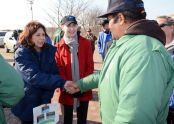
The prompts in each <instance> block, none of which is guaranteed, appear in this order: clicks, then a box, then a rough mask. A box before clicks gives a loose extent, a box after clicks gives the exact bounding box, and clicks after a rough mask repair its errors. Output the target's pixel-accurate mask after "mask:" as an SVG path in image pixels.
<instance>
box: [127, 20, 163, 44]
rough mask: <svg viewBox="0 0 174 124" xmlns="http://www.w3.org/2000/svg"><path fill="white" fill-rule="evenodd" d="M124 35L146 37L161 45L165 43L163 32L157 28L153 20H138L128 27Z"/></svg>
mask: <svg viewBox="0 0 174 124" xmlns="http://www.w3.org/2000/svg"><path fill="white" fill-rule="evenodd" d="M125 34H129V35H131V34H132V35H137V34H138V35H147V36H150V37H153V38H156V39H158V40H159V41H160V42H161V43H162V44H163V45H165V43H166V36H165V33H164V31H163V30H162V29H161V28H160V27H159V26H158V23H157V22H156V21H154V20H146V19H142V20H138V21H136V22H134V23H133V24H132V25H131V26H129V27H128V29H127V30H126V32H125Z"/></svg>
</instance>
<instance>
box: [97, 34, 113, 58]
mask: <svg viewBox="0 0 174 124" xmlns="http://www.w3.org/2000/svg"><path fill="white" fill-rule="evenodd" d="M110 41H112V34H111V32H109V33H108V34H107V33H105V32H104V31H102V32H100V33H99V36H98V40H97V46H98V52H99V54H101V55H102V58H103V59H104V57H105V48H106V43H107V42H110Z"/></svg>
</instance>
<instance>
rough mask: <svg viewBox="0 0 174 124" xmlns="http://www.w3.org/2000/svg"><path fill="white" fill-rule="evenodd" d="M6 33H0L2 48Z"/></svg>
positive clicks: (0, 45)
mask: <svg viewBox="0 0 174 124" xmlns="http://www.w3.org/2000/svg"><path fill="white" fill-rule="evenodd" d="M6 33H7V32H6V31H0V47H4V37H5V34H6Z"/></svg>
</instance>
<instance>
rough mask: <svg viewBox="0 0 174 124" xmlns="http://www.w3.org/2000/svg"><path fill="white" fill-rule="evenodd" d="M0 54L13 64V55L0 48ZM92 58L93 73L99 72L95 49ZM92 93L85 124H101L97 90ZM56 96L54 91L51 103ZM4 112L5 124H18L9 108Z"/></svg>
mask: <svg viewBox="0 0 174 124" xmlns="http://www.w3.org/2000/svg"><path fill="white" fill-rule="evenodd" d="M0 53H1V55H2V56H3V57H4V58H5V59H6V60H7V62H9V63H10V64H11V65H12V64H13V55H14V53H5V50H4V48H0ZM93 58H94V69H95V72H96V71H98V70H101V66H102V59H101V56H100V55H99V54H98V51H97V47H96V49H95V51H94V56H93ZM92 91H93V99H92V100H91V101H90V102H89V107H88V115H87V124H101V119H100V111H99V102H98V89H93V90H92ZM57 95H58V92H56V91H55V94H54V96H53V98H52V103H55V102H57ZM60 108H61V107H60V106H59V115H60V120H62V113H61V111H60ZM4 112H5V116H6V120H7V124H20V121H19V120H18V119H17V118H16V117H15V116H14V115H13V114H12V113H11V111H10V108H5V109H4ZM59 124H62V123H61V121H60V122H59ZM73 124H77V118H76V113H74V115H73Z"/></svg>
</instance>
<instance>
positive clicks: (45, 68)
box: [12, 21, 65, 124]
mask: <svg viewBox="0 0 174 124" xmlns="http://www.w3.org/2000/svg"><path fill="white" fill-rule="evenodd" d="M18 43H19V47H18V49H17V50H16V52H15V66H14V68H15V69H16V71H17V72H18V73H19V74H20V76H21V77H22V79H23V80H24V83H25V85H24V91H25V96H24V97H23V99H22V100H21V101H20V102H19V103H18V104H17V105H16V106H14V107H13V108H12V113H13V114H14V115H15V116H17V117H18V118H19V119H20V120H21V123H22V124H33V108H34V107H37V106H39V105H41V104H47V103H50V102H51V98H52V96H53V93H54V90H55V89H56V88H57V87H59V88H61V89H63V87H64V84H65V80H64V79H63V78H61V77H60V76H59V71H58V67H57V64H56V61H55V52H56V47H53V46H52V45H50V44H48V43H46V29H45V26H44V25H42V24H41V23H40V22H37V21H32V22H29V23H28V24H27V25H26V26H25V28H24V30H23V32H22V34H21V35H20V38H19V42H18Z"/></svg>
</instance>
